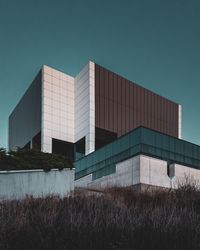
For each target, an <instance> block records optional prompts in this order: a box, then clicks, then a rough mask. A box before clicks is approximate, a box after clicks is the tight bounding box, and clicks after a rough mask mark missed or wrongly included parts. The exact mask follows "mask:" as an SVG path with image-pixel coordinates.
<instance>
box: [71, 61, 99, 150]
mask: <svg viewBox="0 0 200 250" xmlns="http://www.w3.org/2000/svg"><path fill="white" fill-rule="evenodd" d="M94 67H95V66H94V63H93V62H89V63H88V64H87V65H86V66H85V67H84V68H83V70H82V71H81V72H80V73H79V74H78V75H77V77H76V78H75V131H76V132H75V141H78V140H80V139H82V138H83V137H85V138H86V154H89V153H91V152H93V151H94V150H95V96H94V88H95V83H94V70H95V69H94Z"/></svg>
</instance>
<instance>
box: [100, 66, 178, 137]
mask: <svg viewBox="0 0 200 250" xmlns="http://www.w3.org/2000/svg"><path fill="white" fill-rule="evenodd" d="M95 126H96V127H97V128H102V129H105V130H109V131H112V132H116V133H117V134H118V136H120V135H122V134H124V133H127V132H128V131H130V130H132V129H134V128H136V127H138V126H145V127H149V128H151V129H154V130H158V131H160V132H162V133H165V134H169V135H171V136H175V137H178V104H176V103H174V102H171V101H169V100H167V99H166V98H164V97H161V96H159V95H157V94H155V93H153V92H151V91H149V90H147V89H144V88H142V87H140V86H138V85H136V84H134V83H132V82H130V81H128V80H126V79H124V78H123V77H121V76H119V75H117V74H115V73H113V72H111V71H109V70H106V69H104V68H103V67H101V66H99V65H97V64H95Z"/></svg>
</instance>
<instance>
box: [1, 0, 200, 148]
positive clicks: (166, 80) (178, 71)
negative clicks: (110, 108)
mask: <svg viewBox="0 0 200 250" xmlns="http://www.w3.org/2000/svg"><path fill="white" fill-rule="evenodd" d="M88 60H92V61H94V62H96V63H98V64H100V65H103V66H105V67H107V68H109V69H110V70H112V71H115V72H117V73H119V74H121V75H122V76H124V77H126V78H128V79H130V80H132V81H135V82H136V83H138V84H140V85H142V86H144V87H146V88H149V89H150V90H152V91H155V92H156V93H158V94H160V95H163V96H166V97H167V98H170V99H172V100H174V101H176V102H178V103H180V104H182V105H183V138H184V139H186V140H189V141H192V142H194V143H197V144H200V1H199V0H190V1H188V0H187V1H186V0H151V1H150V0H98V1H97V0H71V1H69V0H17V1H16V0H0V146H3V147H6V146H7V137H8V136H7V134H8V130H7V127H8V116H9V114H10V112H11V111H12V109H13V108H14V107H15V105H16V104H17V102H18V101H19V99H20V98H21V96H22V95H23V93H24V92H25V90H26V89H27V87H28V86H29V85H30V83H31V81H32V79H33V78H34V76H35V75H36V73H37V72H38V70H39V69H40V67H41V66H42V65H43V64H48V65H50V66H52V67H55V68H57V69H59V70H61V71H63V72H66V73H68V74H71V75H75V74H77V73H78V72H79V70H80V69H81V68H82V67H83V66H84V65H85V64H86V63H87V62H88Z"/></svg>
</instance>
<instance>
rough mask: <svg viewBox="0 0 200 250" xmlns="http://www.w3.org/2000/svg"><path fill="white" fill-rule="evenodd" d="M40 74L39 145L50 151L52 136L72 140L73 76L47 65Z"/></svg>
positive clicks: (43, 149)
mask: <svg viewBox="0 0 200 250" xmlns="http://www.w3.org/2000/svg"><path fill="white" fill-rule="evenodd" d="M42 74H43V79H42V102H43V105H42V145H41V147H42V151H45V152H49V153H51V152H52V138H54V139H58V140H63V141H68V142H74V133H75V131H74V105H75V101H74V92H75V87H74V78H73V77H71V76H68V75H66V74H64V73H62V72H59V71H58V70H55V69H53V68H51V67H48V66H43V70H42ZM44 128H45V129H44ZM50 135H51V136H50Z"/></svg>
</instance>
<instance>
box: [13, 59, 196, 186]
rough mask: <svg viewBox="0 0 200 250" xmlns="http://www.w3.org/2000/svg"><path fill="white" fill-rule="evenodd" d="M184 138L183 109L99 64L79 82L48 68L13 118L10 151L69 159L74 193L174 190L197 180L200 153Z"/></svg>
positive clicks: (80, 76)
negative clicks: (190, 176) (185, 177)
mask: <svg viewBox="0 0 200 250" xmlns="http://www.w3.org/2000/svg"><path fill="white" fill-rule="evenodd" d="M181 130H182V107H181V105H180V104H177V103H175V102H173V101H170V100H168V99H166V98H164V97H162V96H159V95H157V94H155V93H153V92H152V91H150V90H147V89H145V88H143V87H141V86H139V85H137V84H135V83H133V82H131V81H129V80H127V79H125V78H124V77H122V76H120V75H118V74H116V73H113V72H111V71H110V70H107V69H105V68H103V67H102V66H100V65H98V64H95V63H94V62H91V61H90V62H89V63H88V64H87V65H86V66H85V67H84V68H83V69H82V70H81V71H80V73H79V74H77V75H76V76H70V75H67V74H65V73H63V72H60V71H58V70H55V69H53V68H51V67H49V66H46V65H44V66H43V67H42V69H41V70H40V72H39V73H38V75H37V76H36V78H35V80H34V81H33V83H32V84H31V86H30V87H29V89H28V90H27V91H26V93H25V95H24V96H23V97H22V99H21V100H20V102H19V103H18V105H17V106H16V108H15V109H14V110H13V112H12V114H11V115H10V117H9V149H11V150H15V149H16V148H17V147H21V148H23V147H28V148H33V149H37V150H41V151H43V152H49V153H59V154H65V155H67V156H68V157H69V158H71V159H72V160H73V161H74V166H75V169H76V170H75V171H76V174H75V185H76V186H85V187H94V186H102V187H104V186H106V185H108V186H110V185H120V186H129V185H137V184H145V185H155V186H163V187H172V186H175V181H174V180H175V179H176V180H178V179H179V177H180V176H181V174H183V173H186V172H187V173H189V172H191V173H192V171H194V172H195V171H196V172H195V175H196V176H199V174H198V173H199V172H198V171H199V169H200V149H199V148H200V147H199V146H197V145H194V144H191V143H189V142H186V141H183V140H182V139H181V138H182V135H181V133H182V131H181ZM190 169H191V170H190ZM193 169H194V170H193ZM186 170H188V171H189V172H188V171H186ZM181 171H183V172H182V173H181Z"/></svg>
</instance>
